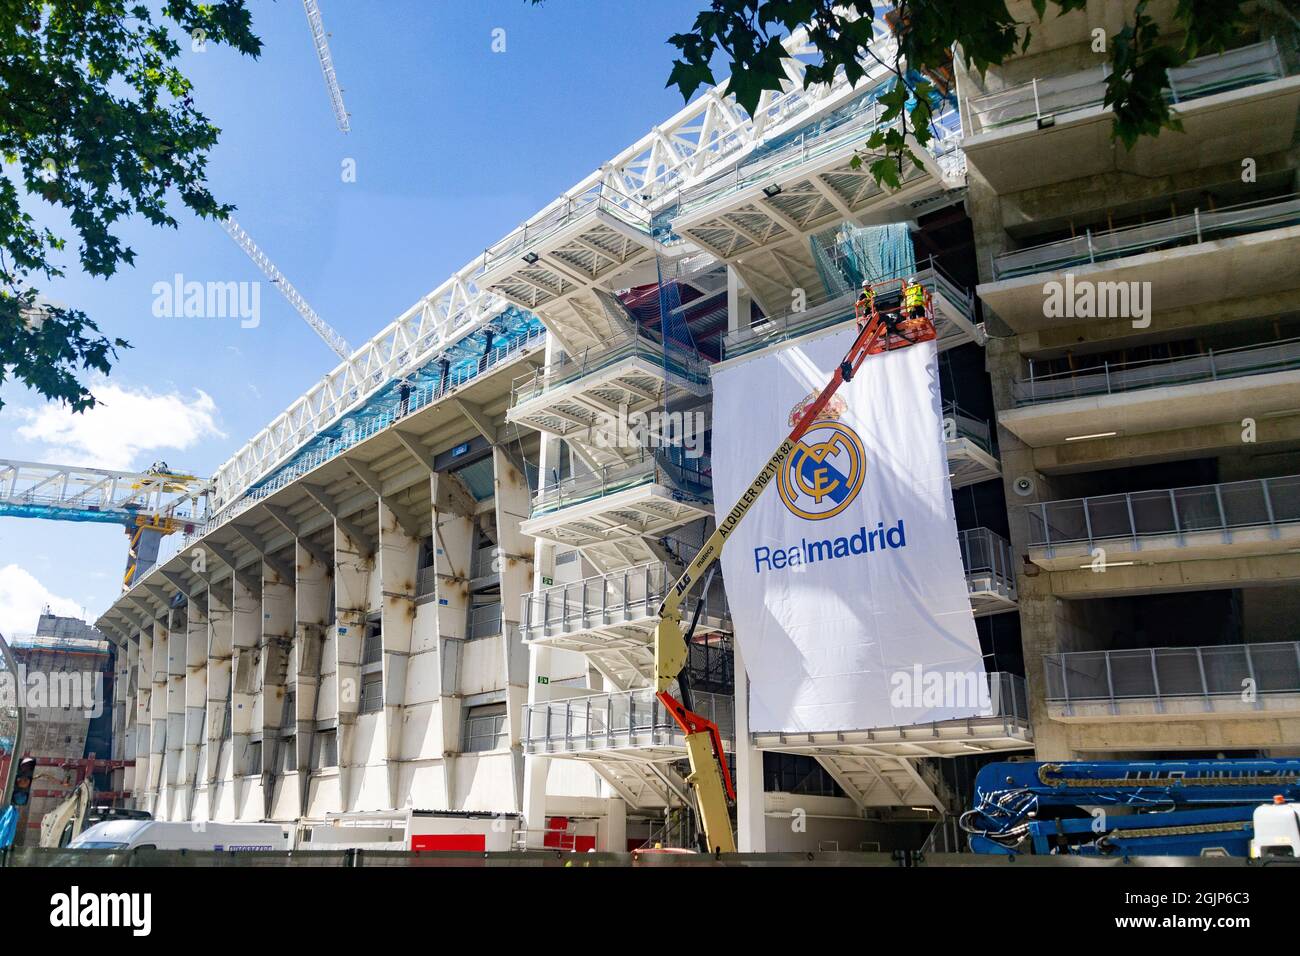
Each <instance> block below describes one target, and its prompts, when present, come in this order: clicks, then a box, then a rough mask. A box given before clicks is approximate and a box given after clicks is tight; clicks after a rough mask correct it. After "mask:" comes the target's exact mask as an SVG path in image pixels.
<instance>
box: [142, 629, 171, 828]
mask: <svg viewBox="0 0 1300 956" xmlns="http://www.w3.org/2000/svg"><path fill="white" fill-rule="evenodd" d="M167 621H168V616H167V612H166V611H164V612H163V616H162V617H159V618H155V619H154V622H153V649H152V653H151V654H150V660H149V680H150V682H151V685H152V691H151V693H150V694H149V778H148V782H147V783H146V785H145V786H146V794H147V795H148V801H149V803H148V806H147V807H146V808H145V809H147V810H148V811H149V812H150V813H152V814H154V816H155V817H158V815H159V812H160V810H161V807H162V781H163V758H164V755H165V754H166V750H167Z"/></svg>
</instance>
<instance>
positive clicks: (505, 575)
mask: <svg viewBox="0 0 1300 956" xmlns="http://www.w3.org/2000/svg"><path fill="white" fill-rule="evenodd" d="M492 469H493V475H494V479H493V481H494V487H495V496H496V497H495V501H494V504H495V506H496V528H497V548H496V554H495V556H494V561H493V565H494V567H495V568H496V570H497V572H498V573H499V575H500V578H501V624H502V627H501V633H502V637H503V641H502V647H503V649H504V651H505V674H506V725H507V727H508V729H509V733H510V753H511V757H512V763H513V773H514V783H515V787H514V789H515V806H514V809H515V811H516V812H518V813H522V812H523V809H524V748H523V743H522V740H521V734H522V732H523V729H524V727H523V720H524V707H525V705H526V704H527V702H528V664H529V660H528V649H527V648H526V647H525V646H524V641H523V634H522V633H521V632H520V630H519V623H520V619H521V614H522V610H523V604H522V602H523V601H524V599H525V598H526V597H527V595H528V594H530V593H531V592H532V590H533V539H532V538H530V537H528V536H527V535H525V534H523V533H522V532H521V531H520V530H519V526H520V524H521V523H522V522H524V521H526V520H527V519H528V513H529V509H530V507H531V500H530V495H529V492H528V478H527V477H526V476H525V475H524V473H523V472H522V471H521V470H520V469H519V467H517V463H516V462H515V461H514V459H513V458H511V456H510V455H509V453H508V452H506V450H505V449H503V448H502V447H501V446H500V445H494V446H493V447H492Z"/></svg>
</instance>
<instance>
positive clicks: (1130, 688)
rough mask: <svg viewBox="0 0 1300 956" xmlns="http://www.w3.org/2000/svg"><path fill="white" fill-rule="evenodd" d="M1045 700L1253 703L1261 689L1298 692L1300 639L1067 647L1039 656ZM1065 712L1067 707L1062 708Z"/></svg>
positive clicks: (1260, 704)
mask: <svg viewBox="0 0 1300 956" xmlns="http://www.w3.org/2000/svg"><path fill="white" fill-rule="evenodd" d="M1043 666H1044V668H1045V673H1046V680H1047V700H1048V701H1050V702H1052V703H1059V704H1065V705H1066V706H1067V708H1068V707H1069V705H1070V704H1073V703H1083V702H1088V703H1095V702H1098V701H1101V702H1109V703H1110V704H1111V710H1112V713H1114V712H1116V709H1117V708H1116V704H1117V703H1118V702H1119V701H1123V700H1154V701H1155V702H1156V708H1157V710H1159V709H1160V708H1161V705H1162V702H1163V701H1165V700H1178V699H1187V698H1200V699H1202V700H1203V701H1204V702H1205V709H1206V710H1207V711H1209V710H1212V709H1213V704H1214V699H1215V698H1220V699H1227V698H1233V699H1236V700H1240V701H1242V702H1244V703H1249V704H1253V705H1254V706H1255V707H1256V708H1262V707H1263V705H1264V702H1263V700H1262V699H1261V698H1262V696H1263V695H1267V694H1300V642H1296V641H1286V642H1281V643H1276V644H1221V645H1214V646H1209V647H1142V648H1134V649H1131V650H1111V651H1072V652H1070V653H1065V654H1047V655H1045V656H1044V658H1043ZM1067 712H1068V711H1067Z"/></svg>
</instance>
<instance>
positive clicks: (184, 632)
mask: <svg viewBox="0 0 1300 956" xmlns="http://www.w3.org/2000/svg"><path fill="white" fill-rule="evenodd" d="M187 611H188V608H172V609H171V610H170V611H169V612H168V624H167V644H166V646H167V652H166V653H167V692H166V693H167V731H166V746H165V750H164V753H163V768H164V779H163V781H162V786H161V787H160V796H161V799H160V801H159V805H160V806H161V807H162V810H163V813H164V814H165V816H163V817H160V818H159V819H165V820H183V819H184V818H185V804H184V799H183V797H182V795H181V783H182V779H183V778H182V776H181V771H182V766H181V765H182V763H183V762H184V755H185V659H186V655H187V643H188V640H189V633H188V631H189V624H188V623H187V620H188V615H187Z"/></svg>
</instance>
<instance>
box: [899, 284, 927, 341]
mask: <svg viewBox="0 0 1300 956" xmlns="http://www.w3.org/2000/svg"><path fill="white" fill-rule="evenodd" d="M901 312H902V317H903V321H902V322H900V323H899V327H900V328H901V329H902V330H904V331H911V330H912V329H915V328H917V327H919V326H922V325H924V323H925V288H924V287H923V286H922V285H921V283H920V281H919V280H918V279H917V278H916V276H912V277H911V278H910V279H908V280H907V284H906V285H905V286H904V287H903V308H902V310H901Z"/></svg>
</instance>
